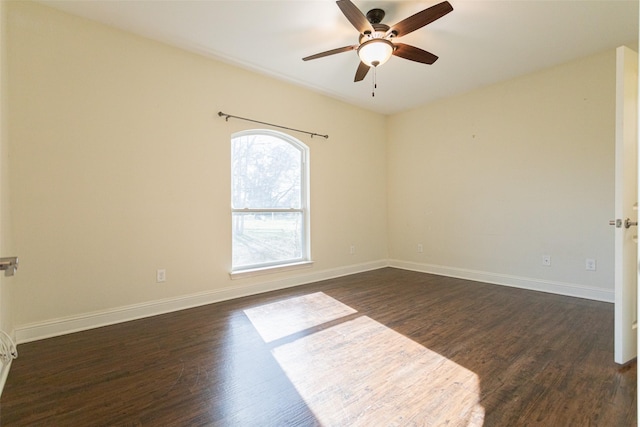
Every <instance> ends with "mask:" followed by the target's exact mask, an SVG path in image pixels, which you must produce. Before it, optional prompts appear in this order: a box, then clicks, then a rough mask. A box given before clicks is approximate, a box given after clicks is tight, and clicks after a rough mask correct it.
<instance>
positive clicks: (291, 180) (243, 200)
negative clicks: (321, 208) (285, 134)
mask: <svg viewBox="0 0 640 427" xmlns="http://www.w3.org/2000/svg"><path fill="white" fill-rule="evenodd" d="M231 147H232V163H233V164H232V170H233V177H232V203H233V207H234V208H235V209H244V208H254V209H271V208H295V209H300V208H301V207H302V198H301V194H302V193H301V191H300V184H301V176H302V175H301V174H302V152H301V151H300V150H299V149H298V148H297V147H295V146H294V145H292V144H290V143H288V142H287V141H284V140H282V139H280V138H277V137H275V136H271V135H244V136H241V137H238V138H234V139H233V140H232V144H231Z"/></svg>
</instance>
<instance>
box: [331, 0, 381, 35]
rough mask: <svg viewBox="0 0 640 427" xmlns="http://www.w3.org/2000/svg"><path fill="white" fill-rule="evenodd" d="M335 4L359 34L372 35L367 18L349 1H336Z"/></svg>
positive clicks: (371, 28)
mask: <svg viewBox="0 0 640 427" xmlns="http://www.w3.org/2000/svg"><path fill="white" fill-rule="evenodd" d="M336 4H337V5H338V7H339V8H340V10H341V11H342V13H343V14H344V16H345V17H346V18H347V19H348V20H349V22H351V25H353V26H354V27H355V28H356V30H358V31H359V32H360V34H364V33H365V32H366V31H370V32H371V33H373V27H372V26H371V23H370V22H369V21H368V20H367V17H366V16H364V14H363V13H362V12H361V11H360V9H358V7H357V6H356V5H355V4H353V3H351V1H350V0H338V1H337V2H336Z"/></svg>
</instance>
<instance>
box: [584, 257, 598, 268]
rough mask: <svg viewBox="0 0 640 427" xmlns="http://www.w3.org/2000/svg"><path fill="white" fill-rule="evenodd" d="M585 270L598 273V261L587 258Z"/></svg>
mask: <svg viewBox="0 0 640 427" xmlns="http://www.w3.org/2000/svg"><path fill="white" fill-rule="evenodd" d="M585 268H586V269H587V270H589V271H596V260H595V259H592V258H587V261H586V264H585Z"/></svg>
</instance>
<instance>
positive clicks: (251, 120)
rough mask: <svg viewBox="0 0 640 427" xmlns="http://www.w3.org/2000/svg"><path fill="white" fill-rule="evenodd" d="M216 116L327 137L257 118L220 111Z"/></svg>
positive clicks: (327, 137)
mask: <svg viewBox="0 0 640 427" xmlns="http://www.w3.org/2000/svg"><path fill="white" fill-rule="evenodd" d="M218 116H220V117H224V119H225V120H226V121H229V119H239V120H244V121H247V122H253V123H259V124H261V125H267V126H273V127H276V128H280V129H286V130H292V131H294V132H300V133H306V134H307V135H311V138H313V137H314V136H321V137H322V138H324V139H329V135H320V134H319V133H315V132H307V131H306V130H300V129H293V128H288V127H286V126H280V125H274V124H273V123H267V122H260V121H258V120H253V119H247V118H246V117H239V116H233V115H231V114H227V113H223V112H222V111H218Z"/></svg>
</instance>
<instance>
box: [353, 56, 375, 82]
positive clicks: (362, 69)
mask: <svg viewBox="0 0 640 427" xmlns="http://www.w3.org/2000/svg"><path fill="white" fill-rule="evenodd" d="M369 68H371V67H369V66H368V65H367V64H365V63H364V62H362V61H361V62H360V65H358V69H357V70H356V76H355V78H354V79H353V81H354V82H359V81H360V80H363V79H364V78H365V76H366V75H367V73H368V72H369Z"/></svg>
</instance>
